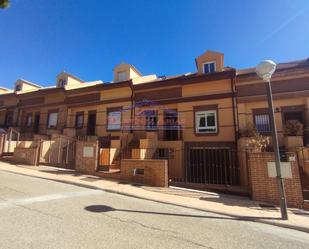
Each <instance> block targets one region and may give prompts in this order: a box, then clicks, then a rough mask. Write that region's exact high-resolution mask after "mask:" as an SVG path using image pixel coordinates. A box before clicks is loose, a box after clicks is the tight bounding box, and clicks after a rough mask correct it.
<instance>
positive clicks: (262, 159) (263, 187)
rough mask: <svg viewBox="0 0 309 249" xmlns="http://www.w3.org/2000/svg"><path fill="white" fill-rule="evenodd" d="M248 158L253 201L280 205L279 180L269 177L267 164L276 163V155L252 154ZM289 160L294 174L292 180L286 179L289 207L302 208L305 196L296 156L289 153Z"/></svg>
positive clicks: (285, 185)
mask: <svg viewBox="0 0 309 249" xmlns="http://www.w3.org/2000/svg"><path fill="white" fill-rule="evenodd" d="M248 157H249V160H248V169H249V179H250V183H251V193H252V199H253V200H255V201H263V202H269V203H273V204H279V192H278V182H277V178H275V177H269V176H268V166H267V162H274V154H273V153H250V154H249V155H248ZM287 158H288V159H290V163H291V172H292V177H291V178H286V179H284V187H285V194H286V198H287V203H288V206H289V207H298V208H301V207H302V205H303V195H302V188H301V183H300V176H299V168H298V164H297V161H296V155H295V154H294V153H288V155H287Z"/></svg>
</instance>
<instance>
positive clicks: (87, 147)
mask: <svg viewBox="0 0 309 249" xmlns="http://www.w3.org/2000/svg"><path fill="white" fill-rule="evenodd" d="M98 156H99V151H98V142H97V141H90V142H87V141H77V142H76V156H75V169H76V171H77V172H80V173H84V174H91V175H94V174H95V172H96V170H97V167H98Z"/></svg>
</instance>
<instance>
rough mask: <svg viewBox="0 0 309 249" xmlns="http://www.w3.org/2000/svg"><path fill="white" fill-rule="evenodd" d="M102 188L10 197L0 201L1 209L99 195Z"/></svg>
mask: <svg viewBox="0 0 309 249" xmlns="http://www.w3.org/2000/svg"><path fill="white" fill-rule="evenodd" d="M102 192H104V191H102V190H88V191H82V192H63V193H57V194H51V195H41V196H34V197H29V198H21V199H8V200H6V201H0V210H1V209H4V208H9V207H12V206H19V205H21V206H23V205H30V204H33V203H40V202H47V201H54V200H63V199H68V198H74V197H82V196H90V195H98V194H102Z"/></svg>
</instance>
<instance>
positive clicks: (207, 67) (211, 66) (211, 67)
mask: <svg viewBox="0 0 309 249" xmlns="http://www.w3.org/2000/svg"><path fill="white" fill-rule="evenodd" d="M203 70H204V74H208V73H214V72H215V71H216V63H215V62H207V63H204V64H203Z"/></svg>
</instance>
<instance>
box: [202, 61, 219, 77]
mask: <svg viewBox="0 0 309 249" xmlns="http://www.w3.org/2000/svg"><path fill="white" fill-rule="evenodd" d="M210 64H214V67H215V71H214V72H216V70H217V64H216V62H215V61H208V62H205V63H203V73H204V74H206V72H205V65H210ZM214 72H208V73H214Z"/></svg>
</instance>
